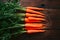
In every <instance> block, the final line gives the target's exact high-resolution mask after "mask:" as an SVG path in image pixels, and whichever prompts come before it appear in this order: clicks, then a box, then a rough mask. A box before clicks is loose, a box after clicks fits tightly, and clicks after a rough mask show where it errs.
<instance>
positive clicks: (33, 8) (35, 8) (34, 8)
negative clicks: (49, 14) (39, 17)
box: [26, 7, 45, 10]
mask: <svg viewBox="0 0 60 40" xmlns="http://www.w3.org/2000/svg"><path fill="white" fill-rule="evenodd" d="M26 8H27V9H32V10H45V9H44V8H37V7H26Z"/></svg>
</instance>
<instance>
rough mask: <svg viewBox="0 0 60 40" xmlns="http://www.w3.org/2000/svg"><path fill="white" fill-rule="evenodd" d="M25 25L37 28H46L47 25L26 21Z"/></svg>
mask: <svg viewBox="0 0 60 40" xmlns="http://www.w3.org/2000/svg"><path fill="white" fill-rule="evenodd" d="M25 27H37V28H44V27H46V25H45V24H42V23H26V24H25Z"/></svg>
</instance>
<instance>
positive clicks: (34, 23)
mask: <svg viewBox="0 0 60 40" xmlns="http://www.w3.org/2000/svg"><path fill="white" fill-rule="evenodd" d="M34 10H37V11H34ZM43 10H45V9H44V8H36V7H27V8H26V17H25V29H26V30H27V33H36V32H45V30H41V29H43V28H45V27H46V25H45V24H43V23H42V21H46V19H45V17H46V15H45V14H44V13H42V12H38V11H43Z"/></svg>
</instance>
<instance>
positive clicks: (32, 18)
mask: <svg viewBox="0 0 60 40" xmlns="http://www.w3.org/2000/svg"><path fill="white" fill-rule="evenodd" d="M28 19H29V20H30V21H31V20H34V21H36V20H37V21H38V20H39V21H45V20H46V19H44V18H36V17H28Z"/></svg>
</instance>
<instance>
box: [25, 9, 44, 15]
mask: <svg viewBox="0 0 60 40" xmlns="http://www.w3.org/2000/svg"><path fill="white" fill-rule="evenodd" d="M26 13H33V14H40V15H45V14H43V13H41V12H37V11H34V10H30V9H26Z"/></svg>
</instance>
